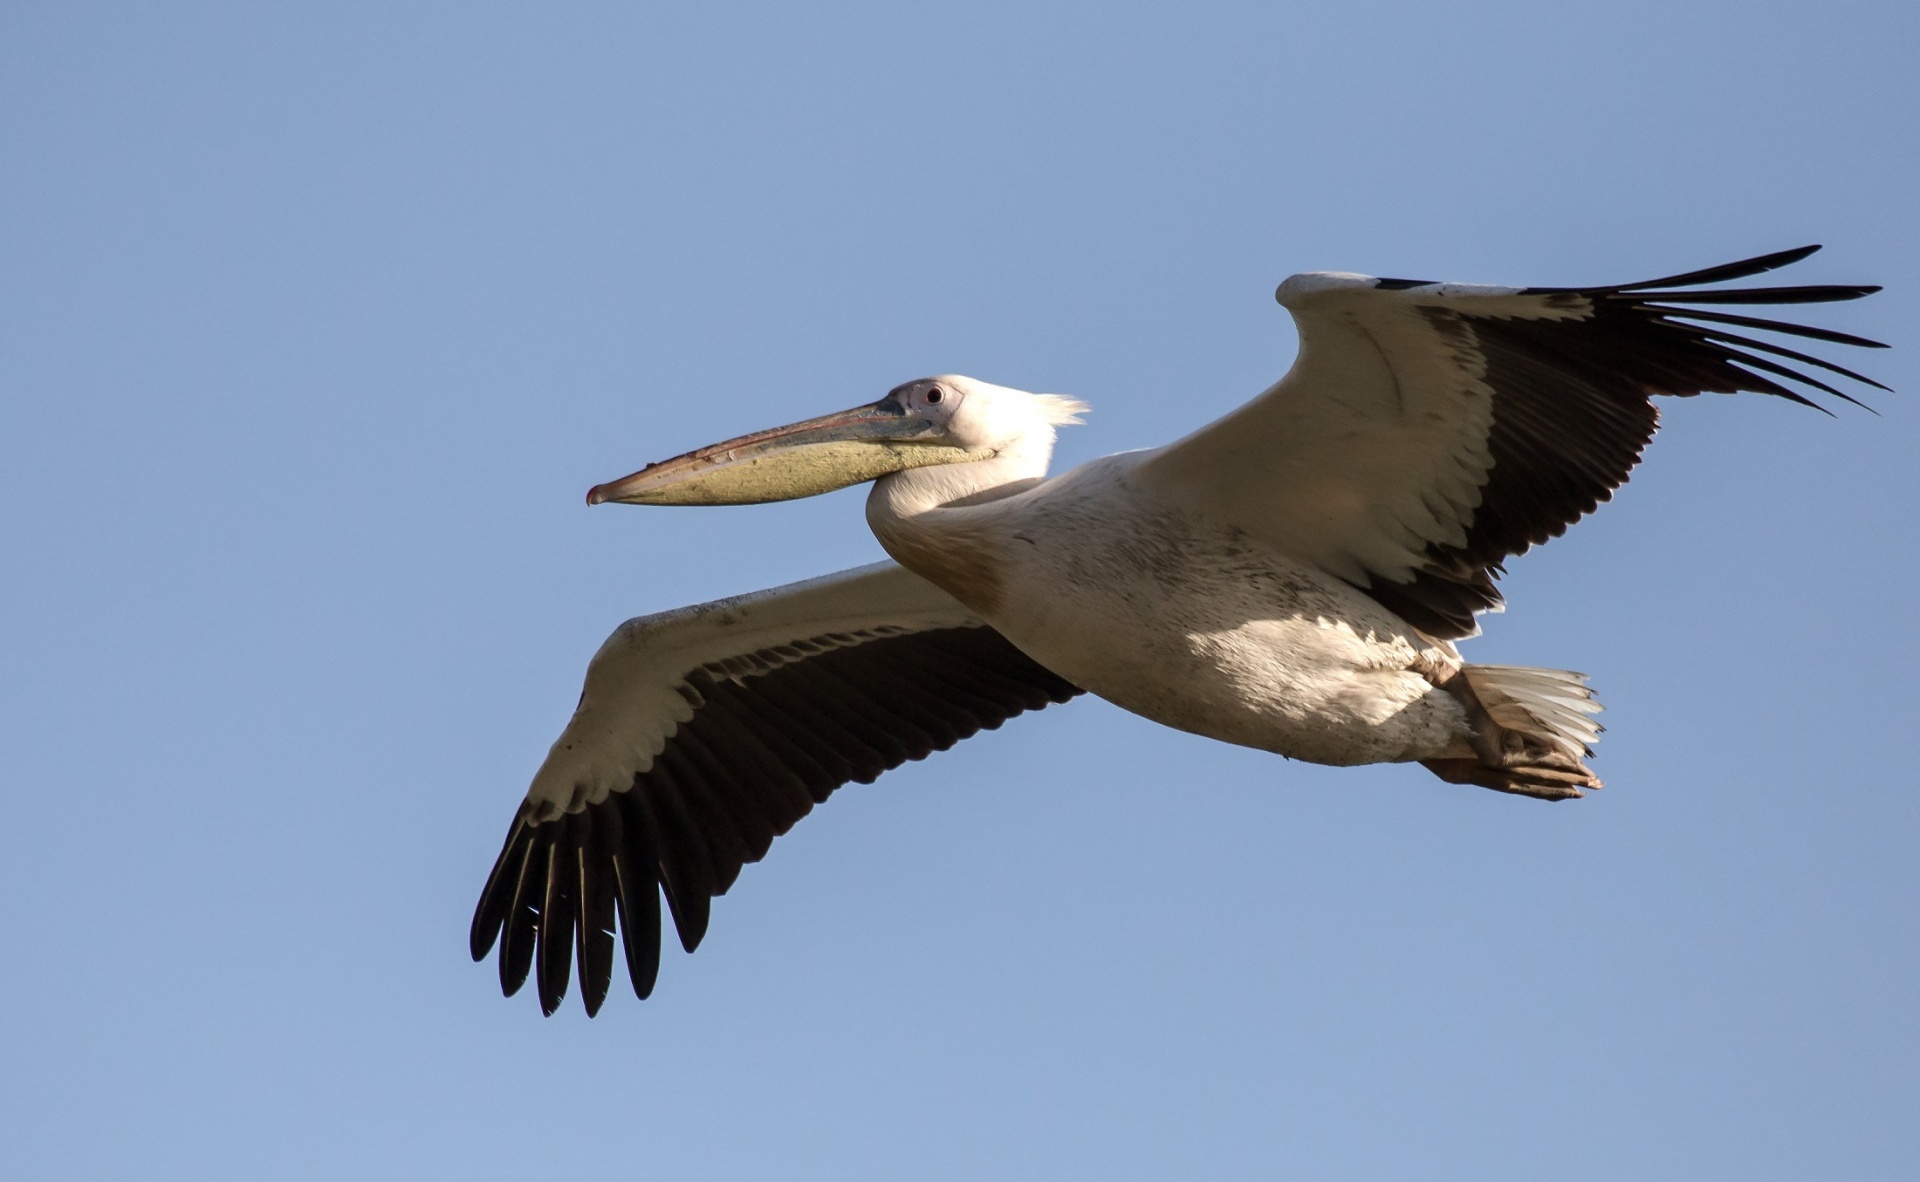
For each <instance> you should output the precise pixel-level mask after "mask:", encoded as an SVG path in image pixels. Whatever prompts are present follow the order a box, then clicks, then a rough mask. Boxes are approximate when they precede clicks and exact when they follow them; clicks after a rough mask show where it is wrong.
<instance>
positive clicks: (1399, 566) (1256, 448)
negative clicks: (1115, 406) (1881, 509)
mask: <svg viewBox="0 0 1920 1182" xmlns="http://www.w3.org/2000/svg"><path fill="white" fill-rule="evenodd" d="M1818 249H1819V247H1817V246H1805V247H1801V248H1799V249H1797V250H1788V251H1782V252H1780V253H1778V254H1771V255H1764V256H1762V257H1760V258H1754V259H1747V260H1745V261H1743V262H1738V263H1729V264H1726V265H1725V266H1720V267H1712V268H1709V269H1707V270H1704V271H1693V272H1689V273H1687V274H1684V275H1671V276H1667V277H1666V278H1663V279H1652V280H1647V281H1646V282H1643V283H1630V284H1623V285H1621V286H1618V287H1587V288H1561V287H1526V288H1519V287H1474V286H1465V285H1460V284H1451V283H1427V282H1422V281H1415V280H1406V279H1375V278H1372V277H1370V276H1364V275H1345V274H1331V273H1325V274H1309V275H1295V276H1294V277H1293V278H1291V279H1288V280H1287V281H1286V282H1285V283H1283V284H1281V285H1280V289H1279V291H1278V292H1277V293H1276V298H1278V299H1279V301H1280V303H1281V304H1282V305H1284V306H1285V307H1286V308H1287V310H1288V311H1290V312H1292V313H1293V318H1294V321H1295V323H1296V324H1297V325H1298V326H1299V330H1300V354H1299V357H1298V359H1297V360H1296V361H1295V362H1294V365H1293V368H1292V369H1291V370H1290V371H1289V372H1288V373H1287V375H1286V377H1284V378H1282V379H1281V380H1280V381H1279V382H1278V383H1277V384H1275V385H1274V386H1273V388H1271V389H1269V390H1268V391H1267V392H1266V393H1264V394H1262V395H1261V396H1260V397H1259V398H1257V399H1255V400H1254V401H1252V402H1250V403H1248V404H1247V405H1246V406H1244V407H1241V408H1240V409H1239V410H1237V411H1234V412H1233V413H1232V414H1229V415H1227V416H1226V417H1224V418H1222V419H1220V420H1218V421H1217V422H1214V423H1212V424H1210V425H1208V426H1207V427H1205V428H1203V429H1201V430H1200V431H1198V432H1196V433H1194V434H1193V435H1190V436H1188V437H1187V438H1185V439H1183V440H1181V441H1179V442H1178V443H1175V444H1172V445H1171V446H1169V447H1166V448H1164V449H1162V450H1161V451H1159V452H1158V453H1154V454H1152V455H1150V456H1149V457H1147V458H1146V459H1145V460H1144V461H1143V463H1142V465H1141V467H1140V469H1139V472H1140V475H1141V478H1142V479H1143V480H1146V481H1148V482H1150V483H1152V484H1153V485H1155V486H1156V487H1157V488H1158V490H1159V491H1161V492H1162V493H1163V494H1166V495H1169V496H1173V497H1175V498H1178V499H1180V500H1182V501H1183V502H1184V503H1187V504H1189V505H1191V506H1193V507H1194V508H1196V509H1199V510H1200V511H1202V512H1205V513H1207V514H1208V515H1210V516H1213V517H1215V518H1216V519H1219V520H1223V521H1226V522H1229V523H1232V524H1234V525H1236V526H1238V527H1239V528H1241V529H1244V530H1245V531H1247V532H1248V533H1249V534H1252V535H1254V536H1255V537H1259V538H1261V539H1263V540H1265V541H1266V542H1268V543H1269V544H1271V545H1273V546H1275V547H1277V548H1278V549H1280V550H1281V551H1282V552H1284V553H1287V554H1291V555H1293V556H1294V557H1296V558H1300V559H1303V560H1305V561H1307V562H1311V563H1314V564H1315V565H1317V566H1319V567H1321V568H1322V569H1324V570H1326V571H1328V572H1330V573H1332V574H1335V575H1338V576H1339V577H1340V578H1342V579H1345V580H1347V581H1348V582H1350V583H1353V584H1354V585H1355V586H1358V587H1361V588H1364V589H1365V590H1367V591H1368V592H1369V593H1370V594H1372V595H1373V596H1374V598H1376V599H1378V600H1379V601H1380V602H1381V603H1383V604H1385V605H1386V606H1387V607H1388V608H1389V609H1391V610H1393V611H1394V612H1396V613H1398V614H1399V615H1400V616H1401V617H1402V618H1404V619H1405V620H1406V621H1407V622H1408V623H1410V624H1412V625H1414V626H1415V627H1417V628H1419V629H1421V630H1422V631H1424V632H1427V633H1429V634H1430V635H1432V636H1434V637H1437V638H1440V639H1453V638H1458V637H1462V636H1471V635H1473V634H1474V633H1475V632H1476V631H1477V630H1478V629H1477V626H1476V625H1475V623H1474V619H1473V617H1474V615H1475V613H1477V612H1481V611H1486V610H1489V609H1493V608H1497V607H1498V606H1499V605H1500V603H1501V599H1500V593H1499V591H1498V590H1496V589H1495V587H1494V582H1493V581H1494V579H1495V578H1496V577H1497V576H1499V575H1500V574H1501V573H1502V571H1503V568H1502V563H1503V562H1504V561H1505V560H1506V559H1507V558H1508V557H1510V556H1512V555H1515V554H1520V553H1522V552H1524V551H1525V550H1526V549H1527V548H1528V547H1529V546H1534V545H1538V544H1540V543H1542V542H1545V541H1546V540H1547V539H1549V538H1553V537H1558V536H1559V535H1560V534H1562V533H1564V532H1566V528H1567V526H1569V525H1571V524H1572V523H1573V522H1575V521H1577V520H1579V519H1580V518H1581V517H1582V516H1584V515H1585V514H1587V513H1589V512H1592V511H1593V509H1594V508H1596V507H1597V506H1598V505H1599V503H1600V502H1602V501H1606V500H1608V499H1610V498H1611V497H1612V495H1613V490H1614V489H1615V488H1618V487H1619V486H1620V485H1621V484H1623V483H1625V481H1626V479H1627V475H1628V473H1629V472H1631V471H1632V470H1633V466H1634V465H1635V464H1636V463H1637V462H1638V461H1639V459H1640V453H1641V450H1642V449H1643V448H1644V447H1645V446H1646V444H1647V441H1648V440H1649V439H1651V438H1652V437H1653V432H1654V428H1655V426H1656V425H1657V424H1658V422H1659V412H1658V411H1657V410H1655V408H1654V406H1653V403H1652V401H1651V396H1653V395H1656V394H1674V395H1683V396H1684V395H1692V394H1700V393H1705V392H1709V391H1711V392H1719V393H1734V392H1737V391H1742V390H1745V391H1754V392H1758V393H1762V394H1772V395H1775V396H1777V397H1781V398H1787V399H1791V400H1793V401H1795V402H1800V403H1805V404H1807V405H1809V406H1814V405H1816V404H1815V403H1813V402H1812V401H1811V400H1810V399H1808V398H1807V397H1806V396H1805V395H1804V394H1802V393H1800V392H1797V391H1796V390H1795V389H1794V388H1792V387H1790V386H1786V385H1782V384H1781V383H1780V382H1777V381H1775V380H1774V379H1775V378H1780V379H1785V380H1788V381H1792V382H1798V383H1801V384H1803V385H1805V386H1807V387H1810V388H1812V389H1815V390H1821V391H1824V392H1826V393H1828V394H1832V395H1834V396H1836V397H1839V398H1843V399H1846V400H1847V401H1849V402H1852V401H1854V400H1853V399H1852V398H1851V397H1849V396H1848V395H1846V394H1844V393H1842V392H1841V391H1840V390H1838V389H1835V388H1834V387H1833V386H1831V385H1829V384H1828V383H1826V382H1824V381H1821V380H1819V379H1818V378H1815V377H1813V376H1811V375H1810V374H1809V373H1808V372H1807V370H1806V369H1805V368H1801V367H1813V368H1815V369H1819V370H1825V371H1827V372H1828V373H1832V374H1837V375H1839V376H1841V377H1844V378H1848V379H1851V380H1853V381H1858V382H1864V383H1866V384H1867V385H1870V386H1876V387H1879V388H1881V389H1885V387H1884V386H1880V383H1878V382H1875V381H1873V380H1872V379H1870V378H1866V377H1862V376H1861V375H1860V374H1857V373H1854V372H1853V371H1852V370H1848V369H1843V368H1842V367H1840V366H1838V365H1835V364H1833V363H1831V362H1828V361H1824V360H1821V359H1820V358H1817V357H1812V356H1809V355H1807V354H1805V353H1802V352H1799V351H1797V350H1794V349H1790V348H1786V347H1785V346H1783V345H1780V344H1776V343H1769V342H1767V341H1762V340H1756V339H1754V338H1753V337H1751V336H1746V335H1741V334H1739V333H1736V332H1735V331H1733V330H1735V329H1748V330H1759V331H1762V332H1769V333H1783V334H1788V335H1791V336H1799V337H1810V338H1812V339H1814V340H1818V341H1827V342H1831V343H1836V344H1843V345H1864V346H1868V347H1872V348H1884V347H1885V346H1883V345H1880V344H1879V342H1877V341H1868V340H1863V339H1861V338H1860V337H1856V336H1850V335H1848V334H1846V333H1840V332H1832V331H1830V330H1827V329H1822V328H1810V327H1807V326H1804V325H1798V324H1788V323H1783V322H1780V321H1775V320H1761V319H1755V318H1753V317H1749V316H1741V315H1730V314H1727V313H1723V312H1714V311H1703V310H1700V309H1699V308H1694V307H1686V306H1685V305H1690V304H1691V305H1702V304H1704V305H1740V304H1802V303H1823V302H1827V301H1831V300H1851V299H1856V298H1858V297H1860V296H1864V295H1868V294H1871V293H1872V292H1875V291H1878V290H1880V289H1879V288H1877V287H1837V286H1815V287H1765V288H1747V289H1736V290H1717V291H1712V290H1709V291H1700V290H1679V289H1680V288H1683V287H1686V286H1688V285H1698V284H1713V283H1721V282H1725V281H1727V280H1731V279H1740V278H1744V277H1746V276H1749V275H1756V274H1759V273H1760V272H1762V271H1770V270H1773V269H1774V268H1776V267H1783V266H1786V265H1788V264H1789V263H1795V262H1798V261H1799V260H1801V259H1803V258H1805V257H1807V256H1808V255H1810V254H1812V253H1813V252H1814V251H1816V250H1818ZM1773 358H1780V359H1783V360H1781V361H1776V360H1773ZM1788 363H1792V364H1788Z"/></svg>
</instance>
